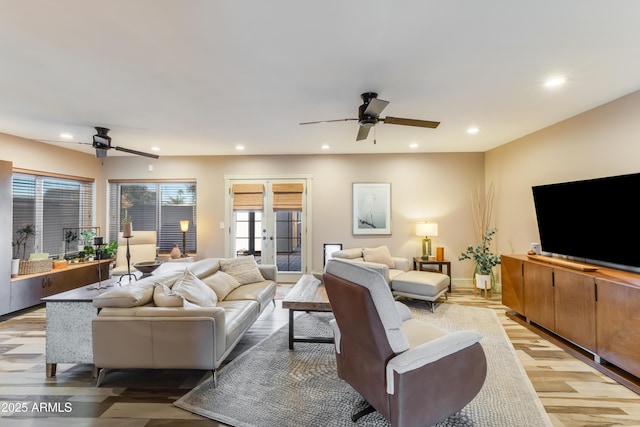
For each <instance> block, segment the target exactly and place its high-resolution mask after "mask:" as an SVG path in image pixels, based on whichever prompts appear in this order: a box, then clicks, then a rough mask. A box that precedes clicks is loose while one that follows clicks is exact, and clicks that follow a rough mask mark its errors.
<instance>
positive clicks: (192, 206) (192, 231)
mask: <svg viewBox="0 0 640 427" xmlns="http://www.w3.org/2000/svg"><path fill="white" fill-rule="evenodd" d="M196 206H197V204H196V183H195V181H183V182H170V181H144V182H123V181H109V241H115V240H117V239H118V232H119V231H121V229H122V225H121V224H122V223H123V222H124V220H125V219H129V220H130V221H131V222H132V226H133V234H134V235H135V231H136V230H142V231H155V232H156V233H157V236H158V243H157V245H158V248H159V250H160V252H167V253H168V252H171V249H172V248H173V245H174V244H175V243H177V244H178V246H179V247H180V250H182V231H180V221H183V220H188V221H189V231H187V233H186V251H187V253H195V252H197V241H196V236H197V232H196V230H197V226H196V224H197V222H196Z"/></svg>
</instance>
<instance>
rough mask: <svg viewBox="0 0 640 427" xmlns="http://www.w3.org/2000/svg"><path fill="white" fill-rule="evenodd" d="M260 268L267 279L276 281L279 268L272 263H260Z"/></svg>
mask: <svg viewBox="0 0 640 427" xmlns="http://www.w3.org/2000/svg"><path fill="white" fill-rule="evenodd" d="M258 270H260V274H262V277H264V279H265V280H272V281H274V282H275V281H276V279H277V277H278V268H277V267H276V266H275V265H272V264H258Z"/></svg>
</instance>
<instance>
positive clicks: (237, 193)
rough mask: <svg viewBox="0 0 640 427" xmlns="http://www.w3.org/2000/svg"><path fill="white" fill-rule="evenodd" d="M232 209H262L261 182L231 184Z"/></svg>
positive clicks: (262, 190)
mask: <svg viewBox="0 0 640 427" xmlns="http://www.w3.org/2000/svg"><path fill="white" fill-rule="evenodd" d="M231 192H232V193H233V210H256V211H261V210H262V193H263V192H264V185H262V184H233V185H232V186H231Z"/></svg>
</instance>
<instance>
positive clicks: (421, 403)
mask: <svg viewBox="0 0 640 427" xmlns="http://www.w3.org/2000/svg"><path fill="white" fill-rule="evenodd" d="M324 284H325V286H326V290H327V294H328V296H329V301H330V302H331V308H332V310H333V313H334V316H335V320H334V321H332V324H333V328H334V336H335V341H336V342H335V346H336V360H337V369H338V376H339V377H340V378H342V379H344V380H345V381H346V382H347V383H349V384H350V385H351V386H352V387H353V388H354V389H355V390H356V391H357V392H358V393H360V394H361V395H362V397H363V398H364V399H365V400H366V401H367V402H368V404H369V405H370V407H369V408H367V409H365V410H363V411H361V412H359V413H357V414H355V415H354V416H353V417H352V419H353V421H356V420H357V419H358V418H360V417H361V416H363V415H366V414H367V413H369V412H372V411H374V410H375V411H378V412H379V413H380V414H381V415H382V416H384V417H385V418H386V419H387V420H388V421H389V422H390V423H391V425H393V426H394V427H406V426H427V425H432V424H435V423H437V422H439V421H441V420H443V419H446V418H447V417H449V416H451V415H453V414H455V413H456V412H458V411H459V410H461V409H462V408H464V407H465V406H466V405H467V404H468V403H469V402H470V401H471V400H472V399H473V398H474V397H475V396H476V394H478V392H479V391H480V389H481V388H482V385H483V384H484V380H485V377H486V373H487V361H486V358H485V354H484V350H483V349H482V346H481V345H480V342H479V341H480V339H481V338H482V336H481V335H480V334H478V333H477V332H474V331H456V332H451V333H449V332H446V331H443V330H441V329H439V328H436V327H434V326H432V325H430V324H428V323H427V322H424V321H421V320H418V319H413V318H412V317H411V312H410V310H409V309H408V307H407V306H405V305H403V304H401V303H399V302H397V301H395V300H394V299H393V296H392V294H391V290H390V289H389V286H388V284H387V282H386V281H385V279H384V278H383V277H382V275H381V274H380V273H379V272H376V271H373V270H370V269H367V268H366V267H365V266H360V265H358V264H355V263H350V262H347V261H343V260H340V259H331V260H329V261H328V263H327V266H326V269H325V273H324Z"/></svg>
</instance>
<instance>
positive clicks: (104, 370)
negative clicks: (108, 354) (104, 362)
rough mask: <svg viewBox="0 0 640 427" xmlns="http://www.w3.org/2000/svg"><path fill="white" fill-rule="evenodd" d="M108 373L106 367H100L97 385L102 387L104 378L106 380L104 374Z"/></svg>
mask: <svg viewBox="0 0 640 427" xmlns="http://www.w3.org/2000/svg"><path fill="white" fill-rule="evenodd" d="M106 373H107V370H106V369H105V368H98V379H97V380H96V387H100V384H102V380H104V376H105V374H106Z"/></svg>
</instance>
